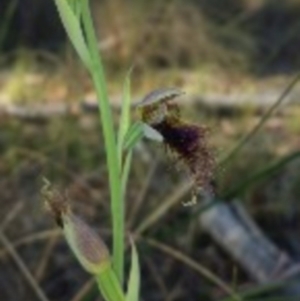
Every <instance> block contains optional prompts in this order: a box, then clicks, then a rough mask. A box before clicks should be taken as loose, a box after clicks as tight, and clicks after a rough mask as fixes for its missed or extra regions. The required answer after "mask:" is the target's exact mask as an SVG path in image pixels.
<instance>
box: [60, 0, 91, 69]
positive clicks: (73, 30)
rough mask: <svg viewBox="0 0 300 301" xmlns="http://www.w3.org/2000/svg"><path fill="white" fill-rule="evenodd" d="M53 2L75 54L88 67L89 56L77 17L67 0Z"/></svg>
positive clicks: (89, 65)
mask: <svg viewBox="0 0 300 301" xmlns="http://www.w3.org/2000/svg"><path fill="white" fill-rule="evenodd" d="M55 4H56V7H57V10H58V13H59V16H60V19H61V21H62V23H63V26H64V28H65V30H66V32H67V34H68V36H69V39H70V40H71V43H72V45H73V46H74V48H75V50H76V52H77V54H78V55H79V57H80V58H81V60H82V61H83V63H84V64H85V66H86V67H87V68H88V69H90V67H91V57H90V53H89V50H88V48H87V45H86V41H85V39H84V35H83V32H82V28H81V25H80V20H79V18H77V16H76V14H75V12H74V11H73V10H72V7H71V5H70V4H69V3H68V1H66V0H55Z"/></svg>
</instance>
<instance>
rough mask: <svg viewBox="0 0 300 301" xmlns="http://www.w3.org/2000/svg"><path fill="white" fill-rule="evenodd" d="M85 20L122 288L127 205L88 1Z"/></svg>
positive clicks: (84, 14)
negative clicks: (123, 198) (107, 174)
mask: <svg viewBox="0 0 300 301" xmlns="http://www.w3.org/2000/svg"><path fill="white" fill-rule="evenodd" d="M82 19H83V26H84V29H85V34H86V38H87V43H88V47H89V50H90V52H91V61H92V62H91V67H90V73H91V75H92V78H93V81H94V85H95V89H96V93H97V98H98V104H99V114H100V120H101V121H102V127H103V135H104V144H105V149H106V156H107V164H108V172H109V184H110V194H111V214H112V224H113V265H114V269H115V271H116V275H117V277H118V279H119V281H120V283H121V284H122V283H123V273H124V272H123V270H124V269H123V267H124V205H123V202H122V195H121V192H122V188H121V186H122V184H121V177H120V167H119V164H118V152H117V144H116V139H115V131H114V127H113V120H112V113H111V108H110V105H109V99H108V93H107V87H106V81H105V75H104V69H103V65H102V61H101V57H100V55H99V51H98V43H97V37H96V34H95V30H94V26H93V20H92V16H91V12H90V7H89V0H84V1H83V3H82Z"/></svg>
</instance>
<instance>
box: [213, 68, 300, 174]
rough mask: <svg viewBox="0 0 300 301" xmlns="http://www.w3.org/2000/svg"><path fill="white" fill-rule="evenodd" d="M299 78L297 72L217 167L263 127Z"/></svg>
mask: <svg viewBox="0 0 300 301" xmlns="http://www.w3.org/2000/svg"><path fill="white" fill-rule="evenodd" d="M299 79H300V74H297V75H296V76H295V78H294V79H293V80H292V81H291V82H290V83H289V85H288V86H287V87H286V88H285V89H284V91H283V92H282V94H281V95H280V97H279V98H278V99H277V101H276V102H275V103H274V104H273V105H272V106H271V107H270V108H269V110H268V111H267V112H266V113H265V115H264V116H263V117H262V118H261V120H260V121H259V123H258V124H257V125H256V126H255V127H254V128H253V129H252V130H251V131H250V132H249V133H248V134H247V135H246V136H245V137H244V138H242V139H241V141H240V142H239V143H238V144H237V145H236V146H235V147H234V148H233V149H232V150H231V151H230V152H229V154H227V155H226V156H225V157H224V158H223V159H221V161H220V162H219V164H218V169H219V170H222V169H223V168H224V166H225V165H227V164H228V163H229V162H230V161H231V160H232V159H233V158H234V156H235V155H236V154H237V153H238V152H239V151H240V150H241V149H242V148H243V147H244V146H245V145H246V144H247V143H248V142H249V141H250V140H251V139H252V138H253V137H254V136H255V134H256V133H257V132H258V131H259V130H260V129H261V128H262V127H263V125H264V124H265V123H266V121H267V120H268V119H269V117H270V116H271V115H272V114H273V113H274V111H275V110H276V109H277V108H278V107H279V106H280V104H281V103H282V102H283V100H284V99H285V98H286V96H287V95H288V94H289V93H290V92H291V90H292V89H293V88H294V86H295V85H296V83H297V82H298V80H299Z"/></svg>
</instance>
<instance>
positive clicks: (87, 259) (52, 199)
mask: <svg viewBox="0 0 300 301" xmlns="http://www.w3.org/2000/svg"><path fill="white" fill-rule="evenodd" d="M42 195H43V197H44V199H45V202H46V204H47V207H48V209H49V211H50V212H51V214H52V216H53V217H54V219H55V221H56V223H57V225H58V226H59V227H61V228H62V230H63V233H64V235H65V238H66V240H67V242H68V244H69V246H70V248H71V250H72V252H73V253H74V255H75V256H76V258H77V259H78V261H79V262H80V264H81V265H82V267H83V268H84V269H85V270H86V271H87V272H89V273H91V274H95V275H98V274H99V273H101V272H102V271H104V270H106V269H107V268H110V267H111V260H110V255H109V250H108V248H107V246H106V245H105V243H104V242H103V240H102V239H101V238H100V237H99V236H98V235H97V233H96V232H95V231H94V230H93V229H92V228H91V227H90V226H88V225H87V224H86V223H85V222H84V221H82V220H81V219H80V218H78V217H77V216H75V215H74V214H73V213H72V211H71V208H70V206H69V203H68V200H67V197H66V196H65V195H61V194H60V193H59V192H58V191H57V190H55V189H52V188H51V184H50V183H49V181H45V185H44V187H43V188H42Z"/></svg>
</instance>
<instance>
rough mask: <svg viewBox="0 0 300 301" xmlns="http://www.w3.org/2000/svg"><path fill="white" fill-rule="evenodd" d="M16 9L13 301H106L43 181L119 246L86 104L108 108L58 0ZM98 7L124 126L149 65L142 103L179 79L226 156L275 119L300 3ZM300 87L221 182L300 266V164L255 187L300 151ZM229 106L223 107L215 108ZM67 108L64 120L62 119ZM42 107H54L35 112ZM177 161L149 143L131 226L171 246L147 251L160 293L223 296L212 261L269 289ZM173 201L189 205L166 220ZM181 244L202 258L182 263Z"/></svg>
mask: <svg viewBox="0 0 300 301" xmlns="http://www.w3.org/2000/svg"><path fill="white" fill-rule="evenodd" d="M2 2H3V3H2V4H1V5H0V188H1V190H0V191H1V194H0V234H1V237H2V238H3V237H4V240H3V239H1V240H0V299H1V300H7V301H10V300H14V301H18V300H41V298H40V297H37V295H38V293H37V292H38V291H39V289H41V290H42V291H43V292H44V293H45V294H46V295H47V296H48V297H49V300H58V301H60V300H61V301H63V300H68V301H70V300H72V301H79V300H85V301H87V300H97V294H95V292H94V291H93V286H92V283H91V281H90V280H89V277H88V276H87V275H86V274H85V273H84V272H83V271H81V269H80V267H79V266H78V265H77V264H76V262H75V260H74V259H73V258H72V256H71V255H70V252H69V251H68V250H67V247H66V244H65V243H64V242H63V240H62V239H61V237H60V235H59V233H58V231H56V230H55V228H54V225H53V223H52V221H51V219H50V218H48V216H47V215H46V214H45V212H44V208H43V204H41V199H40V188H41V178H42V177H47V178H48V179H50V180H51V181H52V182H53V183H55V185H57V186H58V187H60V188H61V189H62V190H67V191H68V194H69V195H70V198H71V199H72V201H73V202H74V207H75V209H76V210H77V211H78V212H80V214H81V215H82V216H84V217H85V219H86V220H87V221H89V222H90V223H91V224H92V225H94V226H95V227H96V228H97V230H99V231H100V232H101V233H102V235H103V236H104V237H105V238H106V239H107V241H108V242H110V224H109V220H108V214H107V212H108V210H109V204H108V197H109V196H108V189H107V180H106V167H105V165H104V156H105V154H104V150H103V145H102V139H101V129H100V128H99V124H98V120H97V114H95V113H94V111H93V110H91V111H89V110H85V111H84V112H83V111H82V107H81V104H82V102H84V103H85V104H89V103H93V101H94V100H95V94H94V91H93V87H92V83H91V81H90V79H89V78H88V76H87V73H86V71H85V70H84V68H83V67H82V66H81V64H80V62H79V60H78V59H77V57H76V56H75V54H74V52H73V50H72V49H71V48H70V46H69V44H68V43H67V41H66V35H65V34H64V32H63V29H62V27H61V24H60V21H59V19H58V16H57V13H56V9H55V7H54V3H53V1H52V0H43V1H40V0H6V1H2ZM92 5H93V15H94V18H95V23H96V28H97V31H98V33H99V50H100V51H101V52H102V54H103V58H104V64H105V67H106V71H107V78H108V83H109V90H110V95H111V96H112V99H111V101H112V104H113V106H114V108H115V115H116V120H117V118H118V105H119V98H120V94H121V89H122V85H123V79H124V75H125V74H126V72H127V70H128V69H129V67H130V66H131V65H134V66H135V68H134V72H133V75H132V90H133V99H137V98H139V97H141V96H143V95H144V94H146V93H148V92H149V91H151V90H153V89H156V88H160V87H168V86H176V87H179V88H181V89H183V90H184V91H186V92H187V95H190V96H193V97H191V99H189V96H187V99H184V100H186V103H185V101H183V102H182V103H181V105H182V108H183V114H184V116H185V117H186V118H189V119H191V120H193V121H195V122H197V123H201V124H206V125H207V126H208V127H209V128H210V131H211V134H210V140H211V141H210V143H211V145H212V146H213V147H214V149H215V156H216V158H220V157H223V155H224V154H226V153H227V152H228V151H229V150H230V149H231V148H232V147H233V146H234V145H235V144H236V142H237V141H238V140H239V139H240V138H241V137H243V136H244V135H245V133H247V132H248V131H249V129H251V128H252V127H253V125H255V124H256V123H257V122H258V120H260V118H261V114H262V112H263V111H264V110H265V109H264V108H261V106H260V105H259V103H260V102H261V103H264V102H265V101H266V102H267V104H272V102H271V103H269V102H268V101H269V100H270V99H271V100H272V101H273V100H274V101H276V99H277V97H278V95H279V94H280V93H281V91H282V90H283V89H284V87H285V86H286V85H287V83H288V82H289V81H290V79H291V78H292V77H293V76H294V75H295V74H296V73H297V72H298V70H299V67H300V56H299V46H300V35H299V30H300V2H299V1H298V0H285V1H281V0H165V1H162V0H152V1H141V0H139V1H138V0H106V1H104V0H102V1H101V0H94V1H93V3H92ZM299 92H300V91H299V89H297V88H296V89H295V90H294V92H293V99H294V100H295V101H294V102H293V105H291V106H288V107H284V110H280V111H279V112H277V114H276V115H274V116H272V118H270V119H269V120H268V122H267V123H266V125H265V127H264V128H263V129H262V130H261V131H260V132H259V133H258V134H257V135H256V136H255V138H254V139H252V140H251V142H250V143H249V144H248V145H247V147H245V148H243V149H242V151H241V152H240V153H239V154H238V155H237V156H236V157H235V158H234V161H233V162H232V163H231V164H230V165H229V166H228V167H227V168H226V169H223V170H221V171H220V172H219V174H218V178H217V184H218V191H219V194H220V195H221V196H224V197H226V196H227V200H228V201H230V200H231V199H233V198H237V199H238V200H239V201H240V202H243V204H244V205H245V206H246V208H247V210H248V211H249V212H250V213H251V214H252V216H253V217H254V219H255V220H256V221H257V222H258V224H259V225H260V226H261V228H262V229H263V231H264V233H266V235H267V236H268V237H270V238H271V239H272V241H274V242H275V243H276V244H277V245H278V246H279V247H280V248H282V249H283V250H286V251H287V252H288V253H289V254H290V255H291V256H292V257H293V258H295V259H297V260H299V257H300V244H299V239H298V238H299V235H298V229H299V221H298V220H299V218H298V217H299V210H300V207H299V195H300V190H299V187H300V185H299V184H300V176H299V167H300V161H299V159H297V158H298V156H295V157H293V159H292V160H290V161H288V162H289V163H288V164H287V163H286V164H285V163H284V164H281V165H280V164H279V165H278V166H277V167H276V168H273V169H271V170H268V169H267V171H266V172H265V173H264V175H263V176H262V177H257V178H255V177H254V180H253V181H248V182H247V181H246V184H243V179H247V178H249V177H250V178H251V175H255V173H256V172H258V171H260V170H263V169H265V168H267V167H268V166H272V164H274V162H278V161H279V160H281V158H285V157H286V156H289V155H290V154H293V153H297V152H298V151H299V147H300V122H299V120H300V118H299V116H300V115H299V114H300V108H299V101H298V99H299V97H298V96H300V94H299ZM232 95H234V96H235V97H234V98H233V101H232V102H231V103H230V105H229V106H227V102H226V101H228V99H230V100H231V97H232ZM215 98H217V99H218V102H217V106H215V105H211V104H210V99H215ZM203 99H205V100H208V101H205V105H204V103H203V102H202V100H203ZM245 99H246V100H245ZM243 100H244V101H243ZM223 101H224V103H225V104H226V109H225V110H224V108H223V107H222V102H223ZM241 101H242V105H240V103H241ZM236 103H239V106H238V108H237V107H236ZM65 104H68V105H69V107H68V110H67V112H64V114H60V113H59V114H57V115H56V114H51V117H49V116H48V115H47V110H49V111H51V110H53V108H60V106H61V105H65ZM257 104H258V105H257ZM41 107H43V108H44V109H45V111H44V112H46V113H44V115H43V116H42V117H38V118H32V114H34V112H35V110H36V108H41ZM7 108H9V109H7ZM12 108H13V109H12ZM18 110H19V111H18ZM22 110H24V112H25V113H18V112H23V111H22ZM57 110H58V112H61V111H59V109H57ZM54 111H55V110H54ZM16 112H17V113H16ZM28 112H29V113H28ZM27 115H28V116H29V117H28V116H27ZM172 165H174V162H172V160H171V161H170V160H168V159H167V158H166V155H165V151H164V149H163V148H157V147H155V146H153V145H151V144H148V143H145V144H142V145H140V147H139V148H138V149H137V150H136V156H135V162H134V165H133V170H132V174H131V178H130V189H129V192H128V197H127V204H126V205H127V206H128V208H129V209H130V210H129V211H128V230H129V231H130V232H134V231H135V230H137V229H141V228H142V229H143V234H144V235H145V237H147V238H148V239H149V238H151V239H153V240H155V242H156V244H155V243H153V241H152V244H151V243H149V240H148V241H147V239H145V238H144V239H143V238H142V239H141V240H140V241H139V242H138V248H139V251H140V256H141V260H142V273H143V277H142V280H143V284H142V286H143V297H144V299H145V300H149V301H152V300H153V301H156V300H168V301H173V300H199V301H200V300H205V301H208V300H214V301H216V300H221V299H222V297H224V296H225V295H224V291H223V290H222V289H221V288H220V287H218V286H217V285H216V284H212V283H211V282H210V281H208V280H207V278H206V277H205V276H204V275H203V273H202V272H199V269H197V268H198V267H199V266H201V267H203V266H204V267H205V268H207V269H208V270H209V271H212V272H213V273H214V274H215V276H214V277H217V279H221V280H222V281H224V282H225V283H227V285H228V286H229V287H231V288H233V289H234V290H235V289H236V290H237V291H239V290H242V289H254V288H255V287H256V283H255V282H254V281H253V279H251V277H249V275H247V273H245V271H244V270H243V269H242V268H241V267H240V266H239V265H238V264H237V263H236V262H234V261H233V259H232V258H231V257H230V256H229V255H228V254H227V253H225V252H224V250H222V249H221V248H220V247H219V246H218V245H217V244H216V243H215V242H214V241H213V240H212V239H211V238H210V237H209V236H208V235H207V234H206V233H205V232H204V231H203V230H202V229H201V228H199V226H198V223H197V221H196V218H195V215H192V213H191V211H192V209H190V208H186V207H184V206H182V205H181V203H182V202H184V201H186V200H188V199H189V198H190V193H187V194H186V193H183V192H182V191H181V190H180V189H179V188H180V187H181V186H180V184H181V183H182V182H184V181H185V176H186V175H185V173H184V172H183V171H181V170H179V171H178V170H176V169H173V167H172ZM242 184H243V185H244V186H243V185H242ZM239 185H240V186H239ZM178 187H179V188H178ZM168 202H171V203H172V204H174V205H173V206H171V208H170V209H169V210H168V211H167V212H164V213H163V214H160V213H161V212H163V209H162V204H164V203H168ZM153 216H154V218H152V217H153ZM149 218H150V221H149ZM151 218H152V219H151ZM145 221H146V226H145ZM53 229H54V230H53ZM1 243H2V245H1ZM159 243H163V244H166V245H168V246H169V247H170V250H169V252H167V251H166V250H165V249H163V248H160V247H158V246H159ZM160 246H161V245H160ZM11 250H12V251H11ZM176 250H180V252H183V253H184V254H185V256H189V257H190V258H193V259H194V261H193V262H192V263H190V264H187V263H186V262H185V261H184V260H180V256H179V259H178V256H177V257H176V256H175V255H176V254H175V253H174V252H175V251H176ZM172 252H173V253H172ZM174 254H175V255H174ZM18 260H21V261H22V262H23V264H24V266H23V268H20V265H19V264H16V261H17V262H18ZM200 270H201V269H200ZM26 271H27V272H28V271H30V273H31V274H32V275H33V277H34V280H35V284H34V286H33V287H34V289H32V286H30V285H28V283H30V279H29V278H30V277H29V278H28V275H27V272H26ZM251 300H256V299H251ZM257 300H258V299H257ZM259 300H270V299H259ZM283 300H284V299H283ZM295 300H297V299H295Z"/></svg>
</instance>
